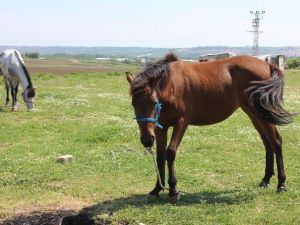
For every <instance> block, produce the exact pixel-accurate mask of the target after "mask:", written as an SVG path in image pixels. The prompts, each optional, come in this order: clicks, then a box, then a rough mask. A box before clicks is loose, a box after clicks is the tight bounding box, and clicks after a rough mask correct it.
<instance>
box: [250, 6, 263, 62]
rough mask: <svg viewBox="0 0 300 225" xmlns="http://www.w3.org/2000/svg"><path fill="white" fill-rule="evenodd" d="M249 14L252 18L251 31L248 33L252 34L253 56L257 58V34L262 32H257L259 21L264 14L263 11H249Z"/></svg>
mask: <svg viewBox="0 0 300 225" xmlns="http://www.w3.org/2000/svg"><path fill="white" fill-rule="evenodd" d="M250 14H252V15H253V16H254V18H253V19H252V27H253V30H252V31H250V32H251V33H253V55H254V56H257V55H259V50H258V42H259V34H261V33H262V31H260V30H259V24H260V20H261V19H262V18H263V16H262V15H263V14H265V11H255V12H254V11H250Z"/></svg>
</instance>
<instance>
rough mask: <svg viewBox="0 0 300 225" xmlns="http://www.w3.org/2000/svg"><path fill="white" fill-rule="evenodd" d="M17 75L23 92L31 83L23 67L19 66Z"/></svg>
mask: <svg viewBox="0 0 300 225" xmlns="http://www.w3.org/2000/svg"><path fill="white" fill-rule="evenodd" d="M17 75H18V77H19V79H20V83H21V86H22V88H23V90H25V89H26V88H27V87H28V86H29V85H30V82H29V80H28V78H27V76H26V75H25V72H24V70H23V68H22V65H19V66H18V68H17Z"/></svg>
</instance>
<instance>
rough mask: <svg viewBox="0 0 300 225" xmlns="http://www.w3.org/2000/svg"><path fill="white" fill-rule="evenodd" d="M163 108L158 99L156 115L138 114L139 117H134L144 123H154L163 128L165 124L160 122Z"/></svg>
mask: <svg viewBox="0 0 300 225" xmlns="http://www.w3.org/2000/svg"><path fill="white" fill-rule="evenodd" d="M161 109H162V106H161V103H160V102H159V100H158V99H157V100H156V101H155V115H154V118H150V117H139V116H137V117H134V118H133V119H135V120H136V121H137V122H142V123H154V125H155V126H156V127H158V128H160V129H163V126H162V125H161V124H160V123H159V122H158V118H159V115H160V111H161Z"/></svg>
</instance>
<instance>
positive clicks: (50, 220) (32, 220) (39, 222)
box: [0, 210, 76, 225]
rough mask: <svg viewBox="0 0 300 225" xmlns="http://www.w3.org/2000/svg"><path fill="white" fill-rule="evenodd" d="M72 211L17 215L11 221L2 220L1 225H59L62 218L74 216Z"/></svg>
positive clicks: (36, 212)
mask: <svg viewBox="0 0 300 225" xmlns="http://www.w3.org/2000/svg"><path fill="white" fill-rule="evenodd" d="M75 214H76V212H75V211H73V210H59V211H51V212H39V211H35V212H32V213H30V214H29V215H19V216H17V217H15V218H13V219H9V220H4V221H2V223H1V222H0V224H3V225H59V224H61V221H62V219H63V218H64V217H66V216H70V215H75Z"/></svg>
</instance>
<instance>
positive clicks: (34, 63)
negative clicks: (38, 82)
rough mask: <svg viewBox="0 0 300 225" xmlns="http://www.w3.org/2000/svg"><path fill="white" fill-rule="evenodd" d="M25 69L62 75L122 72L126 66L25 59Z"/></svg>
mask: <svg viewBox="0 0 300 225" xmlns="http://www.w3.org/2000/svg"><path fill="white" fill-rule="evenodd" d="M25 63H26V67H27V69H28V71H29V73H30V74H40V73H46V74H52V75H64V74H67V73H74V72H77V73H90V72H99V73H101V72H111V71H115V72H124V71H126V70H128V67H129V66H128V65H125V64H122V63H109V62H98V61H84V62H81V61H78V60H75V59H25Z"/></svg>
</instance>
